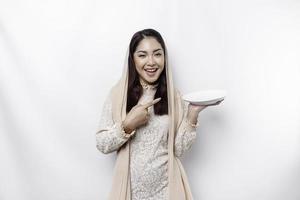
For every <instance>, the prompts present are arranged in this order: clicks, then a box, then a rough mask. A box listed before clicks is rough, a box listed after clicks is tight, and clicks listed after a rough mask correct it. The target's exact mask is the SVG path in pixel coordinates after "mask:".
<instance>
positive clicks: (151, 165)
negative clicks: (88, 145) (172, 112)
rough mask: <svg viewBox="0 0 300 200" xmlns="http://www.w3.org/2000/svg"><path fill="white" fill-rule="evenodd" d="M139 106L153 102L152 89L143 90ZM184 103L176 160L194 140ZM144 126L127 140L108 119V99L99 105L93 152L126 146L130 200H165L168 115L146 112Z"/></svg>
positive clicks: (176, 141) (110, 102)
mask: <svg viewBox="0 0 300 200" xmlns="http://www.w3.org/2000/svg"><path fill="white" fill-rule="evenodd" d="M143 91H144V92H143V95H142V96H141V98H140V100H139V103H141V104H144V103H146V102H150V101H151V100H153V99H154V94H155V91H156V88H148V89H145V88H144V90H143ZM187 107H188V103H187V102H184V120H183V123H182V124H181V125H180V128H179V130H178V132H177V133H176V137H175V146H174V147H175V151H174V154H175V156H177V157H180V156H182V155H183V153H184V152H186V151H187V150H189V149H190V148H191V146H192V144H193V142H194V141H195V139H196V128H195V127H192V126H191V125H190V124H189V123H187V118H186V115H187ZM149 114H150V119H149V121H148V122H147V124H145V125H143V126H140V127H139V128H137V129H136V132H135V134H134V135H133V136H132V137H131V138H130V139H128V138H125V137H124V136H123V135H122V127H121V125H120V124H117V123H114V122H113V118H112V101H111V98H110V97H108V98H107V99H106V100H105V102H104V105H103V110H102V115H101V118H100V124H99V128H100V130H102V131H98V132H97V133H96V142H97V149H98V150H99V151H101V152H102V153H105V154H107V153H110V152H113V151H116V150H118V149H119V148H120V147H121V146H122V145H123V144H124V143H126V142H130V179H131V198H132V200H166V199H167V187H168V127H169V122H168V115H161V116H160V115H155V114H154V109H153V106H151V107H150V108H149Z"/></svg>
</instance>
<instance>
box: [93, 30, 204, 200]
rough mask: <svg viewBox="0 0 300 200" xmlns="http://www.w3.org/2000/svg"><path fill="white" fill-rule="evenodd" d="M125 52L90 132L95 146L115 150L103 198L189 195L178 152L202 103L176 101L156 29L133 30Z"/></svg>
mask: <svg viewBox="0 0 300 200" xmlns="http://www.w3.org/2000/svg"><path fill="white" fill-rule="evenodd" d="M127 54H128V55H127V56H128V59H127V60H128V62H127V63H126V64H125V68H124V71H123V75H122V77H121V79H120V81H119V82H118V83H117V84H116V85H115V86H114V87H113V88H112V89H111V92H110V95H109V96H108V97H107V99H106V101H105V103H104V105H103V113H102V116H101V121H100V129H99V130H98V131H97V133H96V140H97V148H98V149H99V151H101V152H103V153H110V152H113V151H117V155H118V156H117V160H116V166H115V173H114V177H113V186H112V190H111V193H110V196H109V199H110V200H121V199H122V200H124V199H125V200H131V199H132V200H149V199H152V200H191V199H193V197H192V193H191V191H190V188H189V184H188V180H187V177H186V174H185V171H184V168H183V166H182V164H181V162H180V160H179V159H178V157H180V156H182V155H183V153H184V152H186V151H187V150H189V149H190V148H191V146H192V144H193V142H194V141H195V139H196V127H197V117H198V114H199V112H200V111H201V110H203V109H204V108H205V107H207V106H197V105H191V104H188V105H187V104H186V102H184V101H183V100H182V98H181V94H180V93H179V91H178V90H177V89H176V88H175V87H174V85H173V80H172V73H171V69H170V67H169V66H168V64H167V63H168V62H167V49H166V46H165V43H164V41H163V38H162V37H161V35H160V34H159V33H158V32H157V31H155V30H153V29H145V30H141V31H138V32H137V33H135V34H134V35H133V37H132V39H131V41H130V44H129V50H128V51H127Z"/></svg>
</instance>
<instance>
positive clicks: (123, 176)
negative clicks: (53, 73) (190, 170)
mask: <svg viewBox="0 0 300 200" xmlns="http://www.w3.org/2000/svg"><path fill="white" fill-rule="evenodd" d="M128 56H129V49H127V53H126V56H125V61H124V69H123V74H122V77H121V79H120V80H119V81H118V83H117V84H116V85H115V86H114V87H113V88H112V89H111V95H112V101H113V102H112V112H113V120H114V122H117V123H121V122H122V121H123V120H124V119H125V117H126V105H127V87H128ZM165 63H166V66H165V68H166V77H167V91H168V115H169V136H168V157H169V158H168V183H169V184H168V199H169V200H193V197H192V193H191V190H190V186H189V184H188V179H187V176H186V173H185V171H184V168H183V166H182V164H181V162H180V160H179V159H178V158H177V157H175V156H174V139H175V135H176V131H177V130H178V128H179V126H180V124H181V122H182V121H183V115H184V113H183V101H182V98H181V95H180V93H179V92H178V90H176V89H175V88H174V85H173V78H172V73H171V69H170V68H169V66H168V54H167V49H165ZM129 148H130V140H128V141H127V142H126V143H125V144H124V145H123V146H122V147H121V148H120V149H119V150H118V151H117V159H116V164H115V168H114V176H113V183H112V188H111V192H110V195H109V200H131V193H130V191H131V187H130V168H129V163H130V162H129V159H130V155H129V154H130V150H129Z"/></svg>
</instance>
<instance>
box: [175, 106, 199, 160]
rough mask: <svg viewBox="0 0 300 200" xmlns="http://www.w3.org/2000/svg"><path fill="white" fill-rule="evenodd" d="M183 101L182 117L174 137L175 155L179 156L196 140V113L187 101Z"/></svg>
mask: <svg viewBox="0 0 300 200" xmlns="http://www.w3.org/2000/svg"><path fill="white" fill-rule="evenodd" d="M182 103H183V105H184V106H183V112H184V117H183V121H182V123H181V124H180V126H179V128H178V130H177V133H176V137H175V156H177V157H181V156H182V155H183V154H184V153H185V152H186V151H188V150H189V149H190V148H191V146H192V144H193V143H194V142H195V140H196V135H197V132H196V127H197V126H198V124H197V117H198V113H199V112H196V111H194V110H193V109H192V107H191V106H189V104H188V103H187V102H182Z"/></svg>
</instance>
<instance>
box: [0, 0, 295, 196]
mask: <svg viewBox="0 0 300 200" xmlns="http://www.w3.org/2000/svg"><path fill="white" fill-rule="evenodd" d="M144 28H154V29H156V30H158V31H159V32H160V33H161V34H162V36H163V37H164V39H165V41H166V44H167V47H168V50H169V59H170V67H172V70H173V76H174V79H175V84H176V86H177V88H179V89H180V91H181V92H182V93H183V94H185V93H188V92H193V91H198V90H206V89H225V90H227V92H228V95H227V97H226V98H225V100H224V101H223V102H222V103H221V104H220V105H219V106H214V107H209V108H207V109H205V110H203V111H202V112H201V113H200V115H199V118H198V120H199V124H200V126H199V128H198V130H197V134H198V135H197V140H196V142H195V143H194V144H193V146H192V148H191V149H190V150H189V151H188V152H187V153H186V154H185V155H184V156H183V157H182V158H181V160H182V162H183V165H184V167H185V169H186V172H187V174H188V178H189V181H190V185H191V188H192V191H193V194H194V197H195V200H299V199H300V190H299V186H300V92H299V91H300V56H299V55H300V1H297V0H272V1H271V0H248V1H246V0H228V1H221V0H211V1H204V0H198V1H196V0H195V1H192V0H185V1H179V0H165V1H158V0H152V1H143V0H139V1H138V0H126V1H116V0H114V1H100V0H85V1H79V0H72V1H70V0H69V1H68V0H52V1H46V0H42V1H41V0H39V1H38V0H22V1H21V0H6V1H5V0H0V199H1V200H40V199H43V200H104V199H106V198H107V195H108V193H109V190H110V187H111V179H112V172H113V166H114V161H115V158H116V155H115V153H111V154H107V155H105V154H102V153H101V152H99V151H98V150H97V149H96V141H95V133H96V131H97V125H98V122H99V119H100V115H101V110H102V104H103V102H104V99H105V98H106V96H107V94H108V91H109V89H110V88H111V86H113V84H115V83H116V81H117V80H118V79H119V78H120V75H121V72H122V69H123V62H124V57H125V52H126V48H127V46H128V44H129V41H130V38H131V36H132V35H133V34H134V33H135V32H136V31H138V30H141V29H144Z"/></svg>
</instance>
